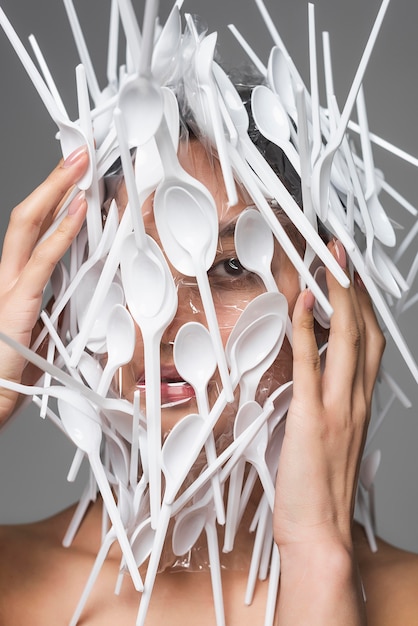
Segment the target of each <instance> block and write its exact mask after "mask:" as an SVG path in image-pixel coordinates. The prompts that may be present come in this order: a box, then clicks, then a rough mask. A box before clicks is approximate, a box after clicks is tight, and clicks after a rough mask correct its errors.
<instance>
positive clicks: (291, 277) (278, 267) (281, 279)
mask: <svg viewBox="0 0 418 626" xmlns="http://www.w3.org/2000/svg"><path fill="white" fill-rule="evenodd" d="M272 272H273V276H274V278H275V281H276V284H277V287H278V289H279V291H280V292H281V293H282V294H283V295H284V296H285V298H286V300H287V302H288V305H289V315H290V317H291V316H292V313H293V308H294V306H295V302H296V299H297V297H298V295H299V293H300V284H299V275H298V273H297V271H296V270H295V268H294V267H293V265H292V263H291V262H290V261H289V259H288V258H287V256H286V255H285V254H284V252H281V253H280V254H279V255H276V257H275V260H274V261H273V264H272Z"/></svg>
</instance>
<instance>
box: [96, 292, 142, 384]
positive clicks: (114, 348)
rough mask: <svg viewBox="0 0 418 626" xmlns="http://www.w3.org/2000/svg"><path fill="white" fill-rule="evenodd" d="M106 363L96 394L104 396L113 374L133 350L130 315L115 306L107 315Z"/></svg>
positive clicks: (132, 326)
mask: <svg viewBox="0 0 418 626" xmlns="http://www.w3.org/2000/svg"><path fill="white" fill-rule="evenodd" d="M106 348H107V363H106V365H105V368H104V370H103V374H102V377H101V379H100V383H99V385H98V387H97V393H98V394H100V395H104V396H105V395H106V394H107V391H108V389H109V385H110V383H111V381H112V378H113V376H114V374H115V372H116V371H117V370H118V369H119V368H120V367H121V366H122V365H125V364H126V363H129V361H130V360H131V359H132V355H133V352H134V348H135V326H134V322H133V319H132V316H131V315H130V313H129V312H128V311H127V310H126V308H125V307H124V306H122V305H121V304H116V305H115V306H114V307H113V308H112V310H111V311H110V313H109V317H108V320H107V329H106Z"/></svg>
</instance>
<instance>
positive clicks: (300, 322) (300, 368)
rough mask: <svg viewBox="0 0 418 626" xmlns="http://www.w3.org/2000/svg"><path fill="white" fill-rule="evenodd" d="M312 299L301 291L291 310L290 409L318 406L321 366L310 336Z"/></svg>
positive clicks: (313, 337) (312, 337) (310, 294)
mask: <svg viewBox="0 0 418 626" xmlns="http://www.w3.org/2000/svg"><path fill="white" fill-rule="evenodd" d="M313 305H314V296H313V295H312V293H311V292H310V291H309V290H305V291H302V292H301V293H300V294H299V296H298V299H297V300H296V304H295V307H294V310H293V317H292V328H293V405H294V404H295V403H296V405H298V404H300V406H301V407H302V406H305V407H306V403H307V402H312V403H314V404H317V403H321V402H322V399H321V363H320V358H319V354H318V347H317V343H316V338H315V332H314V317H313Z"/></svg>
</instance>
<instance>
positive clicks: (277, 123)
mask: <svg viewBox="0 0 418 626" xmlns="http://www.w3.org/2000/svg"><path fill="white" fill-rule="evenodd" d="M251 108H252V113H253V117H254V121H255V123H256V125H257V126H258V128H259V130H260V132H261V134H262V135H264V137H265V138H266V139H268V140H269V141H272V142H273V143H274V144H276V146H278V147H279V148H281V149H282V150H283V152H284V153H285V155H286V156H287V158H288V159H289V161H290V162H291V164H292V165H293V167H294V168H295V170H296V172H297V173H298V174H300V158H299V154H298V152H297V150H296V148H295V146H294V145H293V144H292V143H291V141H290V125H289V118H288V116H287V113H286V111H285V109H284V107H283V105H282V103H281V102H280V99H279V98H278V96H277V95H276V94H275V93H274V92H273V91H271V89H269V88H268V87H266V86H265V85H257V87H255V88H254V89H253V91H252V94H251Z"/></svg>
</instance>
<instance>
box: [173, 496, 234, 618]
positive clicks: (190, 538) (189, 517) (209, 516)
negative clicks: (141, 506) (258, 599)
mask: <svg viewBox="0 0 418 626" xmlns="http://www.w3.org/2000/svg"><path fill="white" fill-rule="evenodd" d="M203 530H205V533H206V540H207V546H208V552H209V568H210V575H211V581H212V590H213V603H214V607H215V616H216V624H217V626H225V610H224V602H223V591H222V579H221V566H220V560H219V545H218V533H217V529H216V516H215V508H214V505H213V501H212V499H211V498H210V491H209V492H208V494H207V495H206V496H204V497H203V498H202V499H201V500H200V501H199V502H197V503H196V504H193V505H192V506H191V507H188V508H185V509H184V510H183V511H181V513H179V515H178V516H177V517H176V523H175V525H174V529H173V537H172V545H173V552H174V554H176V555H178V556H182V555H183V554H186V552H188V551H189V550H190V549H191V548H192V547H193V546H194V544H195V543H196V541H197V540H198V538H199V537H200V535H201V533H202V531H203Z"/></svg>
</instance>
